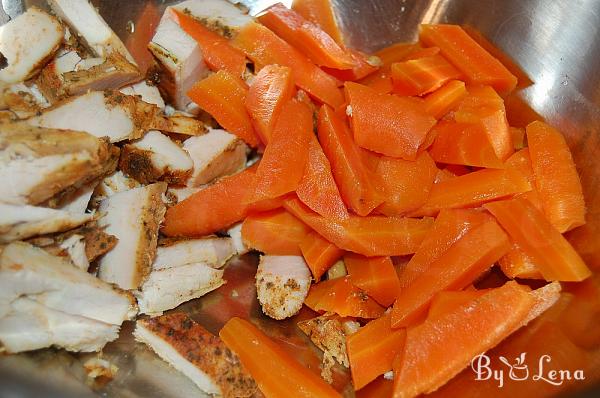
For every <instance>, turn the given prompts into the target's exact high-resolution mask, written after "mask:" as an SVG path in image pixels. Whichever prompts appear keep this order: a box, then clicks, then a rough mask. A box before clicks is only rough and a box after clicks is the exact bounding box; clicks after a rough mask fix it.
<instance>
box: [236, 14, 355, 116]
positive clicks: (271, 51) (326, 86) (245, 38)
mask: <svg viewBox="0 0 600 398" xmlns="http://www.w3.org/2000/svg"><path fill="white" fill-rule="evenodd" d="M231 43H232V45H233V46H235V47H237V48H239V49H241V50H242V51H243V52H244V53H245V54H246V56H247V57H248V58H250V59H251V60H252V61H253V62H254V68H255V70H256V71H259V70H261V69H262V68H263V67H265V66H267V65H271V64H277V65H282V66H287V67H289V68H291V69H292V74H293V77H294V81H295V82H296V85H297V86H298V87H300V88H302V89H303V90H306V92H308V93H309V94H310V95H311V96H313V97H314V98H316V99H318V100H319V101H320V102H323V103H325V104H328V105H330V106H332V107H337V106H339V105H341V104H342V103H343V102H344V96H343V94H342V92H341V90H340V89H339V88H338V81H337V80H336V79H335V78H334V77H332V76H330V75H328V74H327V73H325V72H324V71H322V70H321V69H319V68H318V67H317V66H316V65H315V64H313V63H312V62H310V61H309V60H308V58H306V56H305V55H304V54H302V53H301V52H299V51H298V50H296V49H295V48H294V47H292V46H291V45H289V44H287V43H286V42H285V41H283V39H280V38H279V37H277V35H276V34H275V33H273V32H271V31H270V30H269V29H267V28H266V27H264V26H262V25H259V24H257V23H249V24H248V25H246V26H244V27H243V28H242V29H241V30H240V32H239V33H238V35H237V36H235V37H234V38H233V40H232V42H231Z"/></svg>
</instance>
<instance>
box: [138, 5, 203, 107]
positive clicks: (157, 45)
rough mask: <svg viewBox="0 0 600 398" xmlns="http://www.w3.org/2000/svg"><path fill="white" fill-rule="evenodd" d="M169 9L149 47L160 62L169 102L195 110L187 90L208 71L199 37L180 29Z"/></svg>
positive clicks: (162, 88) (160, 75) (160, 70)
mask: <svg viewBox="0 0 600 398" xmlns="http://www.w3.org/2000/svg"><path fill="white" fill-rule="evenodd" d="M171 13H172V11H170V10H169V9H167V10H166V11H165V13H164V14H163V17H162V18H161V20H160V23H159V24H158V28H157V29H156V33H155V34H154V37H152V41H150V43H149V44H148V49H149V50H150V52H151V53H152V55H154V57H155V58H156V60H157V61H158V62H159V64H160V68H159V70H158V73H159V78H160V88H161V90H162V92H163V93H164V94H165V96H166V97H168V99H169V102H170V103H171V104H172V105H173V106H174V107H175V108H176V109H179V110H181V111H193V110H194V109H195V108H196V107H194V106H190V104H192V100H191V99H190V98H189V97H188V96H187V92H188V91H189V90H190V88H191V87H192V85H193V84H194V83H196V82H197V81H198V80H201V79H203V78H204V77H206V76H207V75H208V73H209V69H208V67H207V66H206V64H205V63H204V58H203V56H202V50H201V49H200V47H199V46H198V43H197V42H196V40H194V39H193V38H192V37H190V36H189V35H188V34H187V33H185V32H184V31H183V29H181V27H180V26H179V25H178V24H177V22H176V21H175V20H174V16H173V15H172V14H171Z"/></svg>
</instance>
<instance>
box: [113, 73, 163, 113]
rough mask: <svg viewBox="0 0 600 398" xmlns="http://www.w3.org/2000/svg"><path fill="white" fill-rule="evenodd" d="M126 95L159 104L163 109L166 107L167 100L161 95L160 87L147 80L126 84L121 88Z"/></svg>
mask: <svg viewBox="0 0 600 398" xmlns="http://www.w3.org/2000/svg"><path fill="white" fill-rule="evenodd" d="M119 91H120V92H121V93H123V94H125V95H131V96H135V97H138V98H139V99H141V100H142V101H144V102H146V103H148V104H153V105H156V106H158V107H159V108H160V109H161V110H164V109H165V101H164V100H163V98H162V96H161V95H160V91H159V90H158V87H156V86H152V85H150V84H148V82H146V81H145V80H142V81H141V82H137V83H135V84H131V85H129V86H125V87H123V88H122V89H120V90H119Z"/></svg>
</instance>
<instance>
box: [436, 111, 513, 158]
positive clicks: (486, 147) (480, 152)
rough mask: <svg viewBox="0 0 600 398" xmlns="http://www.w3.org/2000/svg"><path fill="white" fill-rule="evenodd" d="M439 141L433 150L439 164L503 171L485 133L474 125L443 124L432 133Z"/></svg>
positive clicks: (444, 121)
mask: <svg viewBox="0 0 600 398" xmlns="http://www.w3.org/2000/svg"><path fill="white" fill-rule="evenodd" d="M431 134H433V135H434V136H435V140H434V141H433V144H432V145H431V148H430V149H429V152H430V153H431V157H432V158H433V160H435V161H436V162H440V163H446V164H460V165H466V166H475V167H488V168H494V169H501V168H503V167H504V164H503V163H502V161H500V159H498V156H496V152H495V151H494V147H493V146H492V144H491V142H490V140H489V137H488V135H487V134H486V133H485V130H484V129H483V128H482V127H481V126H479V125H477V124H471V123H458V122H455V121H452V120H442V121H440V122H439V123H438V124H436V125H435V126H434V127H433V128H432V129H431Z"/></svg>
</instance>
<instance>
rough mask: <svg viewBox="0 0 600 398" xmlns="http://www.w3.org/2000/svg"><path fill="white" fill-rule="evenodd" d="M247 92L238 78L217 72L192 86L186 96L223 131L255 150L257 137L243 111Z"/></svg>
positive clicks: (246, 88)
mask: <svg viewBox="0 0 600 398" xmlns="http://www.w3.org/2000/svg"><path fill="white" fill-rule="evenodd" d="M247 93H248V87H247V86H246V83H244V81H243V80H242V79H241V78H239V77H237V76H234V75H232V74H231V73H229V72H226V71H224V70H220V71H218V72H217V73H214V74H212V75H210V76H209V77H207V78H206V79H204V80H200V81H199V82H197V83H196V84H194V85H193V86H192V88H191V89H190V91H189V92H188V95H189V96H190V98H191V99H192V101H194V102H195V103H196V104H198V105H199V106H200V107H201V108H202V109H204V110H205V111H206V112H208V113H210V115H211V116H212V117H214V118H215V120H216V121H217V122H219V124H220V125H221V126H223V128H224V129H225V130H227V131H229V132H230V133H233V134H235V135H237V136H238V137H240V138H241V139H242V140H244V142H246V144H248V145H250V146H251V147H256V146H257V145H258V137H257V136H256V134H254V129H253V128H252V121H251V120H250V117H249V116H248V113H247V112H246V106H245V101H246V94H247Z"/></svg>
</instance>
